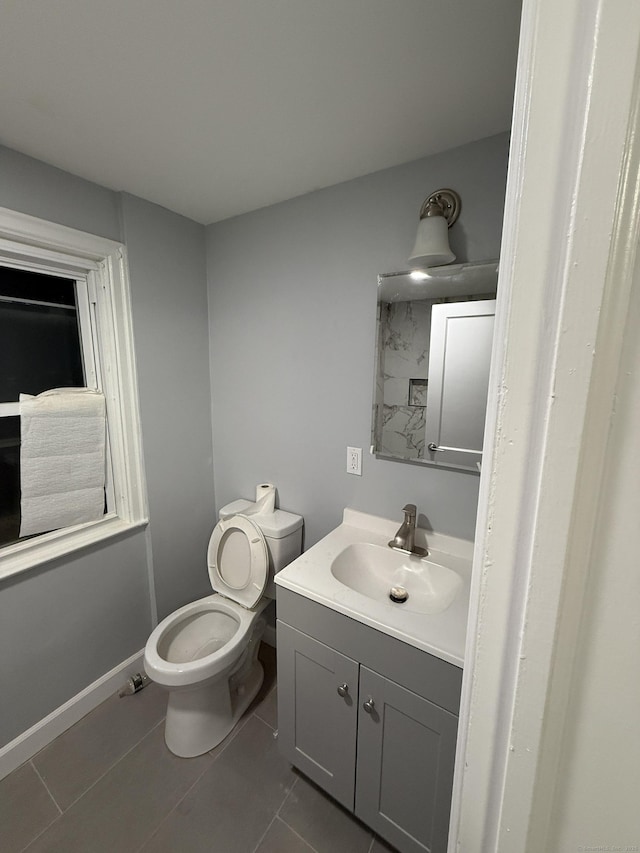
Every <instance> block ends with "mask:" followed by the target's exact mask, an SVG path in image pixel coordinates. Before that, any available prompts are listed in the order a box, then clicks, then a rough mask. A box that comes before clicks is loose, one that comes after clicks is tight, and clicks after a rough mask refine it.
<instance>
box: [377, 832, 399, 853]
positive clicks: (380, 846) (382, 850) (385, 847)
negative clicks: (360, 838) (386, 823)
mask: <svg viewBox="0 0 640 853" xmlns="http://www.w3.org/2000/svg"><path fill="white" fill-rule="evenodd" d="M371 853H397V850H396V848H395V847H392V846H391V845H390V844H389V842H388V841H385V840H384V839H382V838H378V836H377V835H376V837H375V839H374V841H373V846H372V847H371Z"/></svg>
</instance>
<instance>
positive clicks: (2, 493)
mask: <svg viewBox="0 0 640 853" xmlns="http://www.w3.org/2000/svg"><path fill="white" fill-rule="evenodd" d="M19 534H20V418H19V417H13V418H0V545H8V544H9V543H10V542H15V541H17V539H18V537H19Z"/></svg>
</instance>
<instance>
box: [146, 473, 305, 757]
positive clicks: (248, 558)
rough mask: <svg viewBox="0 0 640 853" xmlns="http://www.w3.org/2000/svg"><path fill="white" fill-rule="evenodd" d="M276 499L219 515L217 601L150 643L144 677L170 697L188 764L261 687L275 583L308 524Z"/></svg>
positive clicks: (170, 730) (172, 620) (212, 547)
mask: <svg viewBox="0 0 640 853" xmlns="http://www.w3.org/2000/svg"><path fill="white" fill-rule="evenodd" d="M268 486H269V484H264V485H260V486H258V487H257V496H259V495H260V490H261V489H267V488H268ZM268 498H270V499H268ZM274 499H275V489H272V492H271V495H269V496H265V497H263V498H262V499H258V500H256V501H255V502H251V501H246V500H238V501H233V502H232V503H230V504H227V505H226V506H224V507H223V508H222V509H221V510H220V513H219V518H220V520H219V522H218V524H217V525H216V527H215V528H214V531H213V533H212V534H211V538H210V540H209V547H208V550H207V564H208V569H209V578H210V580H211V586H212V587H213V590H214V593H213V595H208V596H206V597H205V598H200V599H199V600H198V601H193V602H191V604H187V605H185V606H184V607H180V608H179V609H178V610H176V611H174V612H173V613H172V614H170V615H169V616H167V617H166V619H163V620H162V622H160V624H159V625H158V626H157V628H155V630H154V631H153V633H152V634H151V636H150V637H149V639H148V641H147V645H146V647H145V651H144V666H145V671H146V673H147V675H148V676H149V677H150V678H151V679H152V680H153V681H155V682H156V683H157V684H158V685H160V686H161V687H163V688H165V689H166V690H168V691H169V699H168V704H167V717H166V721H165V741H166V744H167V746H168V748H169V749H170V750H171V752H173V753H174V754H175V755H178V756H180V757H182V758H192V757H194V756H196V755H202V754H203V753H205V752H208V751H209V750H210V749H213V747H214V746H216V745H217V744H219V743H220V741H222V740H223V739H224V738H225V737H226V735H227V734H228V733H229V732H230V731H231V729H233V727H234V726H235V724H236V722H237V721H238V720H239V719H240V717H241V716H242V714H243V713H244V711H245V710H246V708H247V707H248V705H249V704H250V703H251V701H252V700H253V698H254V697H255V695H256V693H257V692H258V690H259V689H260V686H261V684H262V679H263V677H264V672H263V669H262V664H261V663H260V661H259V660H258V657H257V655H258V648H259V645H260V640H261V638H262V634H263V632H264V629H265V624H266V620H265V618H264V615H263V611H264V609H265V607H267V605H268V604H269V602H270V600H271V599H274V598H275V585H274V582H273V576H274V574H275V572H278V571H280V569H283V568H284V567H285V566H286V565H287V564H288V563H290V562H291V561H292V560H294V559H295V558H296V557H297V556H299V554H300V553H301V549H302V521H303V520H302V517H301V516H299V515H295V514H294V513H290V512H284V511H283V510H279V509H275V508H274Z"/></svg>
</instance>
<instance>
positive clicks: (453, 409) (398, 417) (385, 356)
mask: <svg viewBox="0 0 640 853" xmlns="http://www.w3.org/2000/svg"><path fill="white" fill-rule="evenodd" d="M497 280H498V262H497V261H483V262H477V263H467V264H457V265H455V266H454V265H451V266H444V267H432V268H430V269H425V270H421V271H418V270H413V271H411V272H397V273H383V274H381V275H379V276H378V293H377V300H378V308H377V334H376V355H375V383H374V396H373V416H372V430H371V432H372V435H371V444H372V451H373V453H375V454H376V456H379V457H381V458H385V459H398V460H402V461H405V462H414V463H421V464H427V465H436V466H438V467H447V468H460V469H464V470H467V471H475V472H478V471H479V470H480V462H481V460H482V441H483V437H484V419H485V413H486V406H487V390H488V383H489V366H490V362H491V347H492V343H493V327H494V318H495V304H496V303H495V295H496V286H497Z"/></svg>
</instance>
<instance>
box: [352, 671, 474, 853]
mask: <svg viewBox="0 0 640 853" xmlns="http://www.w3.org/2000/svg"><path fill="white" fill-rule="evenodd" d="M369 700H373V708H372V709H371V706H370V705H369V706H368V707H369V709H370V712H369V713H367V711H366V710H365V707H364V706H365V703H368V702H369ZM457 726H458V718H457V717H456V716H455V715H454V714H451V713H449V711H445V710H443V709H442V708H439V707H438V706H437V705H434V704H433V703H432V702H429V701H428V700H426V699H423V698H422V697H421V696H418V695H417V694H416V693H412V692H411V691H410V690H406V689H405V688H404V687H400V686H399V685H398V684H395V683H394V682H393V681H389V680H388V679H387V678H384V677H383V676H381V675H379V674H378V673H376V672H372V671H371V670H369V669H367V668H366V667H364V666H361V667H360V705H359V719H358V769H357V780H356V792H357V793H356V808H355V813H356V815H357V816H358V817H359V818H360V819H361V820H363V821H364V822H365V823H366V824H367V825H368V826H370V827H371V828H372V829H373V830H375V832H377V833H378V834H379V835H381V836H382V837H383V838H386V839H387V840H388V841H389V842H390V843H391V844H393V845H394V846H395V847H397V848H398V849H399V850H401V851H403V853H414V851H416V853H417V851H420V853H424V851H429V853H445V851H446V849H447V836H448V832H449V812H450V808H451V788H452V785H453V763H454V756H455V748H456V731H457Z"/></svg>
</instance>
